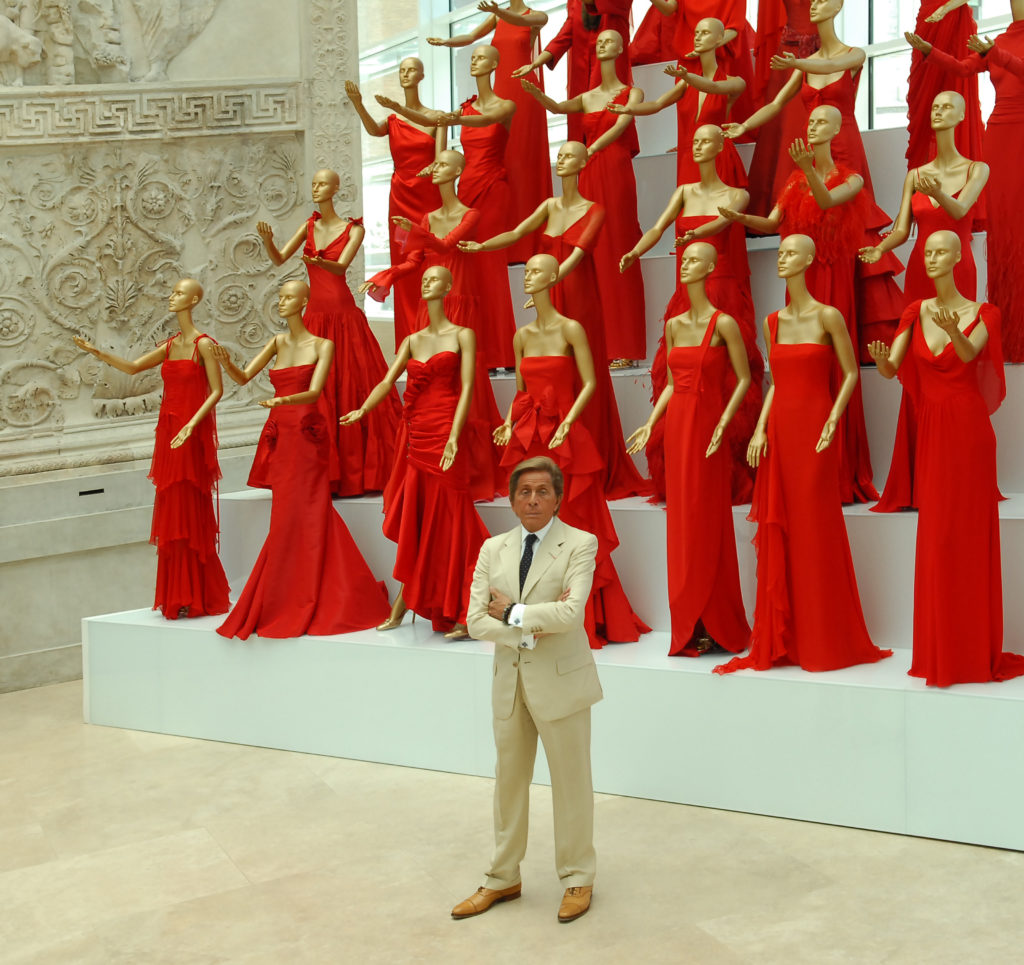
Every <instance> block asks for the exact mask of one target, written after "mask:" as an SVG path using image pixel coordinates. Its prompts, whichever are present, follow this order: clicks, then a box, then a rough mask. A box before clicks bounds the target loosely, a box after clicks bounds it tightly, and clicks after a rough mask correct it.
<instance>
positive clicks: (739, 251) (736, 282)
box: [647, 215, 764, 505]
mask: <svg viewBox="0 0 1024 965" xmlns="http://www.w3.org/2000/svg"><path fill="white" fill-rule="evenodd" d="M714 220H715V216H714V215H696V216H689V217H687V216H686V215H680V216H679V217H678V218H676V234H677V235H678V236H679V237H682V236H683V235H684V234H686V232H687V231H690V230H691V229H695V228H699V227H700V226H701V225H705V224H708V223H709V222H711V221H714ZM701 241H704V242H707V243H708V244H710V245H714V247H715V250H716V251H717V252H718V257H717V259H716V261H715V270H714V271H713V272H712V273H711V274H710V275H709V276H708V278H707V282H706V291H707V296H708V301H710V302H711V304H712V305H714V306H715V307H716V308H718V309H720V310H721V311H723V312H725V313H726V314H727V315H731V316H732V317H733V318H735V319H736V324H737V325H739V327H740V332H741V333H742V334H743V342H744V344H745V345H746V347H747V361H748V362H749V363H750V388H749V389H748V390H747V394H746V395H745V396H744V397H743V402H742V403H740V408H739V411H738V412H737V413H736V415H735V416H734V417H733V420H732V422H730V423H729V427H728V429H726V435H725V441H724V444H723V448H725V449H727V450H728V452H729V453H730V462H731V466H732V470H731V480H730V483H729V487H730V491H731V493H732V502H733V503H734V504H736V505H741V504H742V503H749V502H750V499H751V496H752V495H753V492H754V470H753V469H751V468H750V466H749V465H748V464H747V444H748V443H749V442H750V437H751V436H752V435H753V434H754V427H755V426H756V425H757V419H758V416H759V415H760V414H761V403H762V402H763V401H764V391H763V383H764V359H763V358H762V357H761V350H760V349H759V348H758V347H757V329H756V327H755V321H754V301H753V297H752V295H751V292H750V264H749V262H748V261H747V239H746V233H745V232H744V230H743V226H742V225H741V224H738V223H733V224H731V225H730V226H729V227H727V228H725V229H724V230H723V231H720V232H718V234H714V235H711V236H709V237H707V238H702V239H701ZM675 251H676V278H677V279H678V278H679V267H680V265H681V263H682V260H683V251H685V249H684V248H676V250H675ZM689 310H690V295H689V292H688V291H687V290H686V285H684V284H682V283H680V282H677V283H676V290H675V292H674V293H673V295H672V298H671V299H670V300H669V303H668V307H667V308H666V309H665V321H668V319H670V318H675V316H677V315H682V314H683V313H684V312H688V311H689ZM724 379H725V387H726V392H727V393H729V392H732V390H733V389H734V388H735V387H736V375H735V373H734V372H733V371H732V367H731V366H730V367H729V368H728V369H727V370H726V373H725V375H724ZM665 385H666V377H665V333H664V330H663V331H662V334H661V338H659V339H658V348H657V351H656V352H655V353H654V364H653V365H652V366H651V403H652V404H654V403H656V402H657V401H658V399H659V398H660V397H661V393H662V392H663V391H664V389H665ZM666 431H667V430H666V425H665V423H664V421H661V422H657V423H655V426H654V429H653V430H652V431H651V436H650V438H649V439H648V440H647V468H648V470H649V471H650V473H651V483H652V484H653V487H654V495H655V497H656V498H657V499H661V500H665V498H666V488H667V487H666V481H665V432H666ZM709 441H710V437H709ZM705 448H707V447H706V446H705Z"/></svg>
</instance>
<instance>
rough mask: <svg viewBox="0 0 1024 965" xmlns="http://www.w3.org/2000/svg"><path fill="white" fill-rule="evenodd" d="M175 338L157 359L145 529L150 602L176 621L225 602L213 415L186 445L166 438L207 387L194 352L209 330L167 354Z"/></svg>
mask: <svg viewBox="0 0 1024 965" xmlns="http://www.w3.org/2000/svg"><path fill="white" fill-rule="evenodd" d="M174 338H177V336H174ZM174 338H170V339H168V340H167V341H166V342H165V343H164V360H163V362H162V363H161V364H160V377H161V378H162V379H163V382H164V394H163V398H162V399H161V400H160V415H159V417H158V418H157V423H156V438H155V440H154V445H153V461H152V463H150V467H149V478H150V479H151V480H152V482H153V485H154V486H155V487H156V497H155V499H154V501H153V523H152V527H151V529H150V534H149V541H150V542H151V543H152V544H153V545H154V546H156V551H157V557H156V594H155V597H154V601H153V609H154V610H160V611H161V612H162V613H163V615H164V616H165V617H166V618H167V619H168V620H176V619H177V618H178V615H179V614H180V613H181V611H182V610H186V611H187V615H188V616H190V617H201V616H206V615H207V614H212V613H227V611H228V606H229V603H228V581H227V577H225V575H224V567H223V566H221V563H220V558H219V557H218V556H217V532H218V526H217V519H216V518H215V516H214V512H213V500H212V499H211V493H212V491H213V489H214V487H215V486H216V485H217V480H218V479H220V465H219V463H218V462H217V424H216V419H215V416H214V414H213V413H212V412H211V413H210V414H209V415H208V416H207V417H206V418H205V419H203V421H202V422H200V423H199V425H197V426H196V427H195V429H194V430H193V431H192V435H191V436H189V438H188V439H187V440H186V441H185V443H184V445H181V446H179V447H178V448H177V449H172V448H171V441H172V440H173V439H174V437H175V436H176V435H177V434H178V433H179V432H181V430H182V429H183V428H184V426H185V423H186V422H188V420H189V419H191V418H192V416H194V415H195V414H196V412H198V411H199V409H200V408H201V407H202V405H203V403H204V402H205V401H206V398H207V396H208V395H209V394H210V384H209V382H207V380H206V368H205V366H204V365H203V360H202V358H201V357H200V355H199V340H200V339H202V338H210V336H209V335H197V336H196V340H195V347H194V348H193V350H192V358H191V359H172V358H169V357H168V356H169V355H170V351H171V342H173V341H174ZM210 341H211V342H212V341H213V339H210Z"/></svg>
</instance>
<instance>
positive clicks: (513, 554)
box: [498, 527, 521, 603]
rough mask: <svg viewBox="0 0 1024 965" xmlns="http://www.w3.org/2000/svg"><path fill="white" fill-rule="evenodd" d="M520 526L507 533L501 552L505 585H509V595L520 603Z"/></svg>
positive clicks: (500, 558)
mask: <svg viewBox="0 0 1024 965" xmlns="http://www.w3.org/2000/svg"><path fill="white" fill-rule="evenodd" d="M520 542H521V539H520V535H519V528H518V527H516V528H515V529H514V530H512V532H511V533H508V534H506V536H505V542H504V543H502V546H501V551H500V553H499V556H498V558H499V561H500V564H501V574H502V576H503V577H504V583H505V586H507V587H508V595H509V596H510V597H511V598H512V600H513V602H515V603H519V602H520V596H519V552H520Z"/></svg>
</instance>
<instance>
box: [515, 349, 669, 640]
mask: <svg viewBox="0 0 1024 965" xmlns="http://www.w3.org/2000/svg"><path fill="white" fill-rule="evenodd" d="M519 371H520V374H521V375H522V377H523V381H524V382H525V383H526V391H525V392H519V393H517V395H516V398H515V401H514V402H513V404H512V438H511V440H510V441H509V444H508V446H507V447H506V449H505V455H504V456H503V457H502V460H501V464H502V465H503V466H505V467H506V468H507V469H508V471H510V472H511V470H512V469H514V468H515V466H516V465H517V464H518V463H520V462H522V460H524V459H530V458H532V457H534V456H548V457H549V458H551V459H553V460H554V461H555V462H556V463H558V466H559V468H561V470H562V472H563V474H564V475H565V492H564V494H563V496H562V504H561V506H560V508H559V510H558V515H559V516H560V517H561V518H562V519H563V520H564V521H565V522H566V523H568V524H569V525H570V526H575V527H576V528H577V529H582V530H586V531H587V532H588V533H593V534H594V535H595V536H596V537H597V543H598V549H597V568H596V569H595V570H594V584H593V589H592V590H591V593H590V599H589V600H588V601H587V611H586V615H585V618H584V626H585V627H586V630H587V636H589V638H590V646H591V648H592V649H595V650H598V649H600V648H601V647H603V646H604V644H605V643H606V642H610V641H614V642H617V643H624V642H632V641H635V640H639V639H640V634H641V633H648V632H650V629H651V628H650V627H649V626H647V625H646V624H645V623H644V622H643V620H641V619H640V618H639V617H638V616H637V615H636V614H635V613H634V612H633V608H632V607H631V606H630V605H629V600H628V599H627V598H626V593H625V591H624V590H623V589H622V584H621V583H620V582H619V574H618V573H617V572H616V570H615V564H614V563H612V558H611V553H612V550H613V549H615V547H616V546H618V545H619V537H618V535H617V534H616V532H615V524H614V523H613V522H612V516H611V513H610V512H608V503H607V502H605V498H604V493H603V492H602V491H601V483H600V475H601V471H602V469H603V468H604V460H603V459H602V458H601V453H600V452H599V451H598V449H597V446H596V445H595V444H594V440H593V438H592V437H591V435H590V433H589V432H588V431H587V427H586V426H585V425H583V424H582V422H581V420H577V421H576V422H574V423H573V425H572V428H571V429H570V430H569V434H568V436H567V437H566V439H565V441H564V442H563V443H562V444H561V445H560V446H557V447H556V448H554V449H550V448H548V443H549V442H550V441H551V438H552V436H554V434H555V431H556V430H557V429H558V427H559V426H560V425H561V424H562V420H563V419H564V418H565V416H566V415H567V414H568V412H569V410H570V409H571V408H572V405H573V402H575V400H576V395H577V393H578V385H579V379H578V373H577V370H576V360H575V359H574V358H572V356H569V355H535V356H527V357H526V358H524V359H523V360H522V361H521V362H520V370H519Z"/></svg>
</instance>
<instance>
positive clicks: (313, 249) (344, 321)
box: [302, 212, 402, 496]
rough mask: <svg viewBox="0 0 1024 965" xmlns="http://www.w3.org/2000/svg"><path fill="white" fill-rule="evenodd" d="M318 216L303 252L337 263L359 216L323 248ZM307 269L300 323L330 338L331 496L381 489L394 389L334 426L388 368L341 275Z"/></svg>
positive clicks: (393, 424)
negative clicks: (362, 414)
mask: <svg viewBox="0 0 1024 965" xmlns="http://www.w3.org/2000/svg"><path fill="white" fill-rule="evenodd" d="M319 220H320V212H316V213H314V215H313V217H312V218H310V219H309V221H308V222H307V223H306V246H305V247H304V248H303V250H302V253H303V254H304V255H306V256H307V257H309V258H312V257H314V256H316V255H319V256H320V257H321V258H326V259H327V260H328V261H337V260H338V259H339V258H340V257H341V254H342V252H343V251H344V250H345V246H346V245H347V244H348V237H349V233H350V232H351V230H352V225H358V224H362V219H361V218H356V219H350V220H349V222H348V224H347V225H345V230H344V231H342V233H341V234H340V235H338V236H337V237H336V238H335V239H334V240H333V241H332V242H331V243H330V244H329V245H327V247H326V248H317V246H316V240H315V239H314V237H313V226H314V225H315V224H316V222H317V221H319ZM306 271H307V272H308V273H309V304H307V305H306V310H305V311H304V312H303V315H302V321H303V324H305V326H306V328H308V329H309V330H310V331H311V332H312V333H313V334H314V335H319V336H320V337H321V338H329V339H330V340H331V341H332V342H334V364H333V365H332V366H331V374H330V377H329V378H328V380H327V384H326V385H325V386H324V390H323V393H322V394H321V396H320V398H321V400H322V401H321V407H322V408H323V410H324V415H325V416H326V418H327V422H328V425H331V426H334V427H335V431H334V432H333V433H332V434H331V439H330V446H331V452H330V458H329V462H328V465H329V467H330V469H329V471H328V476H329V478H330V482H331V492H332V493H333V494H334V495H335V496H361V495H362V494H363V493H367V492H380V491H381V490H382V489H383V488H384V486H385V484H386V483H387V481H388V475H389V474H390V472H391V464H392V463H393V462H394V452H393V449H392V445H393V443H394V438H395V431H396V429H397V428H398V417H399V413H400V411H401V408H402V406H401V403H400V402H399V401H398V393H397V392H390V393H389V394H388V396H387V398H386V399H384V401H383V402H381V404H380V405H378V406H377V408H376V409H374V410H373V412H371V413H370V414H369V415H368V416H367V417H366V418H365V419H363V420H362V421H361V422H359V423H357V424H356V425H352V426H339V425H338V416H339V415H344V414H345V413H346V412H351V411H352V410H353V409H358V408H359V406H361V405H362V404H363V399H365V398H366V397H367V396H368V395H369V394H370V390H371V389H372V388H373V387H374V386H375V385H376V384H377V383H378V382H379V381H380V380H381V379H382V378H384V374H385V373H386V372H387V370H388V367H387V364H386V363H385V361H384V356H383V355H382V354H381V351H380V345H379V344H378V343H377V339H375V338H374V337H373V333H372V332H371V331H370V326H369V325H367V323H366V316H365V315H364V314H363V313H362V311H361V310H360V309H359V308H358V307H357V305H356V303H355V299H353V297H352V292H351V290H350V289H349V287H348V282H347V281H346V279H345V278H344V276H342V275H335V274H333V273H331V272H329V271H327V269H326V268H320V267H318V266H317V265H308V264H307V265H306Z"/></svg>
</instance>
